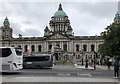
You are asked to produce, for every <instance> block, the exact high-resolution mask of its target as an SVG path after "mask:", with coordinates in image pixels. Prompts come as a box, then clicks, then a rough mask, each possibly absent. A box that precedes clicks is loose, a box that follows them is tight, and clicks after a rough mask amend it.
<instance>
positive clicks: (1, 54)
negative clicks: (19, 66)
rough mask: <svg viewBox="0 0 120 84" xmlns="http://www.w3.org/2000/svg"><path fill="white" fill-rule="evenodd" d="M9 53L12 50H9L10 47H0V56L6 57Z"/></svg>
mask: <svg viewBox="0 0 120 84" xmlns="http://www.w3.org/2000/svg"><path fill="white" fill-rule="evenodd" d="M6 52H7V53H6ZM11 54H12V52H11V50H10V48H3V49H0V57H8V56H9V55H11Z"/></svg>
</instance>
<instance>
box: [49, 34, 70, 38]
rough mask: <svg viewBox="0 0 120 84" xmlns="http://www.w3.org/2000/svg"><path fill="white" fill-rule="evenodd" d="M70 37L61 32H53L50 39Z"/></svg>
mask: <svg viewBox="0 0 120 84" xmlns="http://www.w3.org/2000/svg"><path fill="white" fill-rule="evenodd" d="M68 38H69V37H68V36H66V35H64V34H60V33H56V34H53V35H51V36H50V37H49V39H68Z"/></svg>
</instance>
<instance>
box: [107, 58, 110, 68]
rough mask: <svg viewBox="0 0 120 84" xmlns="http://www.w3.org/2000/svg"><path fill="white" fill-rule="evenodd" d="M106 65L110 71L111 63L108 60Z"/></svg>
mask: <svg viewBox="0 0 120 84" xmlns="http://www.w3.org/2000/svg"><path fill="white" fill-rule="evenodd" d="M107 65H108V70H110V66H111V63H110V61H109V60H108V61H107Z"/></svg>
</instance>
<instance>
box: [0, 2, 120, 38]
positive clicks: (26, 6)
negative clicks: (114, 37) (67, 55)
mask: <svg viewBox="0 0 120 84" xmlns="http://www.w3.org/2000/svg"><path fill="white" fill-rule="evenodd" d="M118 1H119V0H109V1H107V0H106V1H105V0H104V1H103V0H80V1H78V0H76V1H75V0H69V1H63V0H57V1H55V0H52V1H47V0H44V1H41V0H40V1H38V0H34V1H33V0H30V1H28V0H26V1H24V0H21V1H18V0H9V1H7V0H4V1H0V8H1V9H0V26H2V25H3V21H4V19H5V17H6V16H7V17H8V19H9V22H10V27H11V28H12V29H13V37H18V35H19V34H21V35H22V36H23V37H42V36H44V29H45V27H46V26H48V27H49V21H50V20H51V17H52V16H53V15H54V13H55V12H56V11H57V10H58V6H59V4H60V3H61V4H62V8H63V11H64V12H65V13H66V14H67V16H68V17H69V20H70V24H71V26H72V28H73V32H74V35H75V36H95V35H100V33H101V32H103V31H105V28H106V27H107V26H108V25H110V23H112V22H113V20H114V17H115V14H116V12H117V11H118Z"/></svg>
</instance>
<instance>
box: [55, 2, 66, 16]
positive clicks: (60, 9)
mask: <svg viewBox="0 0 120 84" xmlns="http://www.w3.org/2000/svg"><path fill="white" fill-rule="evenodd" d="M54 16H55V17H56V16H63V17H64V16H67V14H66V13H65V12H64V11H63V10H62V5H61V4H60V5H59V8H58V11H57V12H55V14H54Z"/></svg>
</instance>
